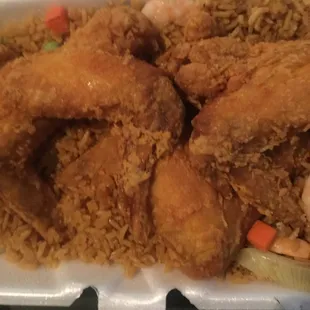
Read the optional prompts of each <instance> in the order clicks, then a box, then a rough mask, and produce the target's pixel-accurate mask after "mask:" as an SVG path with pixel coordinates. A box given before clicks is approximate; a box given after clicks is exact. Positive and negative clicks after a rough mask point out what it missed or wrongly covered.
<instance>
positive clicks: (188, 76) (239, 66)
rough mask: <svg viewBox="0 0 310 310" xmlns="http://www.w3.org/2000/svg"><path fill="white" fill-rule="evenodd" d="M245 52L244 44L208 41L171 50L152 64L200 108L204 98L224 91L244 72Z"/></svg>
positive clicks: (228, 40) (246, 48)
mask: <svg viewBox="0 0 310 310" xmlns="http://www.w3.org/2000/svg"><path fill="white" fill-rule="evenodd" d="M248 53H249V45H248V44H247V43H245V42H239V41H238V40H236V39H231V38H211V39H209V40H202V41H199V42H193V43H181V44H179V45H177V46H175V47H172V48H171V49H170V50H168V51H167V52H166V53H165V54H163V55H162V56H161V57H160V58H159V59H158V60H157V62H156V63H157V65H158V66H159V67H160V68H162V69H164V70H165V71H166V72H168V73H170V75H172V77H173V78H174V80H175V82H176V84H177V85H178V86H179V87H180V88H181V89H182V90H183V91H184V92H185V94H186V95H187V96H188V97H189V99H190V101H192V102H193V103H194V104H195V105H196V106H197V107H198V108H201V106H203V105H204V104H205V103H206V101H207V100H208V99H210V98H213V97H215V96H216V95H217V94H219V93H220V92H221V91H223V90H225V89H226V87H227V84H228V82H229V79H230V78H232V77H233V76H234V75H237V74H239V73H240V72H242V70H244V69H243V63H244V61H245V59H246V58H247V56H248ZM230 87H232V83H230ZM197 101H199V104H197Z"/></svg>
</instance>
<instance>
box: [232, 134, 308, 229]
mask: <svg viewBox="0 0 310 310" xmlns="http://www.w3.org/2000/svg"><path fill="white" fill-rule="evenodd" d="M309 141H310V140H309V133H304V134H303V135H300V136H298V137H294V138H292V139H290V141H287V142H284V143H282V144H281V145H280V146H278V147H275V148H274V149H273V150H272V151H270V152H266V153H265V154H263V155H262V156H261V158H260V159H259V161H258V163H256V164H250V165H248V166H247V167H240V168H232V169H231V170H230V172H229V174H228V177H229V180H230V183H231V184H232V186H233V187H234V189H235V190H236V191H237V193H238V195H239V196H240V198H241V199H242V201H243V202H244V203H249V204H252V205H253V206H255V207H257V209H258V210H259V211H260V212H261V213H263V214H265V215H266V216H267V217H269V218H270V219H273V220H277V221H281V222H282V223H284V224H289V225H290V226H292V227H293V228H300V230H301V232H302V230H303V228H305V225H306V223H305V217H304V211H303V209H302V206H301V204H300V197H301V194H302V191H303V187H304V178H305V177H307V176H308V175H309V174H310V167H309V163H310V142H309Z"/></svg>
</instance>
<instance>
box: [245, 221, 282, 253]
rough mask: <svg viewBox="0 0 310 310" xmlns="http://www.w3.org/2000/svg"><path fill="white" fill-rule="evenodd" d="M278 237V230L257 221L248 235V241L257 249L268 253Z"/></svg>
mask: <svg viewBox="0 0 310 310" xmlns="http://www.w3.org/2000/svg"><path fill="white" fill-rule="evenodd" d="M276 236H277V230H276V229H275V228H273V227H271V226H270V225H268V224H266V223H264V222H262V221H256V222H255V223H254V225H253V226H252V228H251V229H250V230H249V232H248V234H247V239H248V241H249V242H250V243H251V244H252V245H253V246H254V247H255V248H257V249H259V250H262V251H268V250H269V249H270V247H271V245H272V243H273V241H274V240H275V238H276Z"/></svg>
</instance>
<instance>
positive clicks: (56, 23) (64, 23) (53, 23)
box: [45, 6, 69, 35]
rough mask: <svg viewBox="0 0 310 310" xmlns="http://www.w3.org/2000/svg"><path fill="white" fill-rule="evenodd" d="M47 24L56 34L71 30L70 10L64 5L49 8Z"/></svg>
mask: <svg viewBox="0 0 310 310" xmlns="http://www.w3.org/2000/svg"><path fill="white" fill-rule="evenodd" d="M45 24H46V26H47V28H49V29H50V30H51V31H53V32H54V33H55V34H58V35H62V34H65V33H67V32H69V17H68V11H67V10H66V9H65V8H64V7H62V6H53V7H51V8H49V9H48V11H47V12H46V15H45Z"/></svg>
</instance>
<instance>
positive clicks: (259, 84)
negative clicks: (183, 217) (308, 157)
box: [190, 41, 310, 229]
mask: <svg viewBox="0 0 310 310" xmlns="http://www.w3.org/2000/svg"><path fill="white" fill-rule="evenodd" d="M309 47H310V43H309V42H307V41H298V42H281V43H277V44H271V43H269V44H267V43H266V44H258V45H256V46H254V47H251V48H250V51H249V56H248V58H247V60H246V63H245V66H244V69H246V71H245V73H246V74H245V75H244V74H242V75H241V76H242V77H244V76H246V78H245V79H243V80H242V82H241V83H240V84H239V85H238V87H236V88H235V89H234V90H229V89H226V91H224V92H223V93H222V94H221V95H220V96H218V97H217V98H215V99H214V100H211V101H210V102H209V103H208V105H206V106H204V107H203V109H202V110H201V112H200V113H199V114H198V116H197V117H196V118H195V119H194V120H193V126H194V131H193V134H192V137H191V140H190V150H191V153H192V154H194V155H195V156H199V157H204V161H205V163H204V164H205V166H206V167H210V163H212V164H213V165H214V167H217V168H219V169H221V170H222V171H225V173H224V175H225V174H226V178H227V179H228V180H229V182H230V183H231V184H232V186H233V187H234V189H235V190H236V191H237V192H238V194H239V196H240V197H241V199H242V200H243V201H244V202H245V203H251V204H253V205H255V206H256V207H257V208H258V209H259V210H260V211H261V212H262V213H264V214H266V215H268V216H270V217H272V218H273V220H275V221H282V222H285V223H287V224H290V225H291V226H294V227H299V228H301V229H302V227H303V226H304V224H305V223H304V221H305V220H304V215H303V210H302V208H301V206H300V204H299V199H300V194H301V193H300V192H301V188H300V186H295V184H294V183H295V180H296V177H297V175H298V173H296V171H298V170H299V171H300V172H299V173H305V171H306V169H307V168H306V166H302V165H300V163H299V164H298V160H297V159H296V158H297V155H296V154H298V153H299V154H304V153H307V152H309V146H305V145H304V143H301V144H297V145H295V146H294V145H293V144H292V143H291V139H292V138H294V139H295V138H298V137H299V136H302V135H305V133H304V132H306V131H308V129H309V125H310V121H309V120H310V107H309V105H308V102H307V98H308V96H309V95H310V93H309V91H308V83H309V78H310V76H309V74H308V71H309V68H310V67H309V61H310V52H309ZM236 78H237V79H238V76H236ZM306 135H307V134H306ZM294 136H296V137H294ZM294 139H293V140H294ZM302 140H304V138H303V139H302ZM306 140H307V139H306ZM295 150H296V152H295ZM289 151H291V152H293V153H292V154H289ZM294 153H295V154H294ZM295 157H296V158H295ZM290 158H293V160H290ZM305 164H306V165H307V163H306V161H305ZM208 169H209V168H208Z"/></svg>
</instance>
